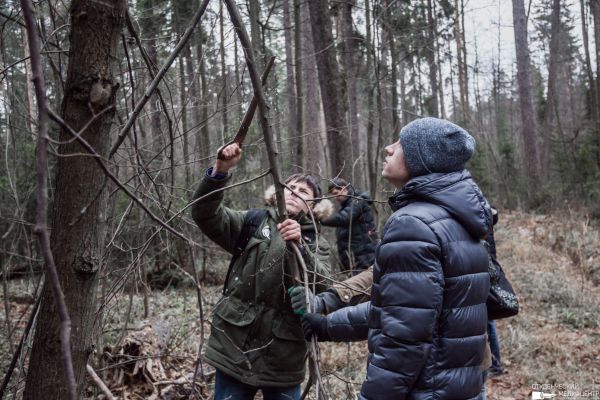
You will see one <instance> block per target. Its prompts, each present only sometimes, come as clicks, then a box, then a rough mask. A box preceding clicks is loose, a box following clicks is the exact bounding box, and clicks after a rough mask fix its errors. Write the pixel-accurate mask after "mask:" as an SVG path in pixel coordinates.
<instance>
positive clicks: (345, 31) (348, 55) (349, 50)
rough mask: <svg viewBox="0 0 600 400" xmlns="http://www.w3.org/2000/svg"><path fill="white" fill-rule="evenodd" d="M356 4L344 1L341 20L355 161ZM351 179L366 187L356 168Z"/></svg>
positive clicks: (357, 153)
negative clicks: (354, 20) (354, 24)
mask: <svg viewBox="0 0 600 400" xmlns="http://www.w3.org/2000/svg"><path fill="white" fill-rule="evenodd" d="M354 5H355V0H347V1H346V2H343V3H342V4H341V5H340V7H341V12H340V22H341V28H342V29H341V31H342V41H343V43H344V47H343V48H344V54H343V57H342V62H343V64H344V76H345V82H346V99H347V102H348V125H349V130H348V132H349V137H348V139H349V141H350V143H352V145H351V146H350V148H349V150H350V151H349V154H348V155H349V156H350V158H349V160H348V161H349V162H352V165H351V166H350V167H352V166H353V165H354V162H355V161H356V160H357V158H358V157H359V156H360V154H361V153H360V148H361V146H360V138H359V136H358V106H357V104H356V73H355V71H356V67H355V62H354V55H355V53H356V41H355V40H354V33H353V30H352V24H353V20H352V8H353V7H354ZM350 172H351V175H349V176H350V177H351V181H352V183H353V184H354V185H357V186H361V187H364V185H363V182H362V179H361V178H362V174H359V173H357V171H356V170H355V168H352V170H351V171H350Z"/></svg>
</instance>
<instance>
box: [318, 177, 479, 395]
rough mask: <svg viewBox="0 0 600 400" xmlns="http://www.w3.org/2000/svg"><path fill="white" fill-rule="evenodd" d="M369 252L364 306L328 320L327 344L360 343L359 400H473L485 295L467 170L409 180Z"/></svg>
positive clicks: (475, 191)
mask: <svg viewBox="0 0 600 400" xmlns="http://www.w3.org/2000/svg"><path fill="white" fill-rule="evenodd" d="M390 205H391V206H392V209H393V210H394V213H393V214H392V216H391V217H390V218H389V220H388V222H387V223H386V225H385V227H384V229H383V233H382V240H381V243H380V245H379V246H378V248H377V252H376V263H375V268H374V272H373V287H372V290H371V303H364V304H361V305H358V306H355V307H347V308H343V309H340V310H338V311H336V312H334V313H332V314H330V315H329V316H328V317H327V318H328V331H329V334H330V336H331V337H332V339H333V340H360V339H364V338H365V335H366V334H367V327H366V326H368V339H369V358H368V366H367V377H366V380H365V381H364V383H363V385H362V389H361V396H362V398H363V399H391V398H393V399H395V400H396V399H399V400H402V399H417V400H425V399H439V400H444V399H448V400H460V399H472V398H475V397H476V396H477V395H478V394H479V393H480V391H481V387H482V384H483V383H482V374H481V365H482V360H483V356H484V349H485V346H486V323H487V310H486V299H487V296H488V292H489V273H488V271H487V265H488V255H487V251H486V249H485V247H484V246H483V245H482V242H481V239H483V238H484V237H485V236H486V234H487V233H488V231H489V230H490V228H491V213H490V209H489V206H488V204H487V201H486V200H485V198H484V197H483V196H482V194H481V192H480V190H479V188H478V187H477V185H476V184H475V182H474V181H473V180H472V179H471V175H470V174H469V172H468V171H466V170H464V171H460V172H453V173H448V174H439V173H436V174H429V175H425V176H420V177H417V178H414V179H412V180H410V181H409V182H408V183H407V185H406V186H405V187H404V188H403V189H402V190H401V191H400V192H399V193H397V194H396V195H395V196H393V197H392V198H391V199H390Z"/></svg>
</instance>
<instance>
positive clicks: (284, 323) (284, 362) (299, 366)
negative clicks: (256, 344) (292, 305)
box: [267, 316, 306, 374]
mask: <svg viewBox="0 0 600 400" xmlns="http://www.w3.org/2000/svg"><path fill="white" fill-rule="evenodd" d="M272 332H273V342H272V343H271V345H270V346H269V353H268V356H267V364H268V365H269V367H270V368H271V369H273V370H275V371H280V373H283V374H290V373H291V374H299V373H302V372H303V371H304V357H305V355H306V342H305V340H304V334H303V333H302V326H301V325H300V323H299V321H297V320H295V318H293V317H291V318H290V317H287V318H286V317H281V316H280V317H279V318H277V319H275V320H274V321H273V328H272Z"/></svg>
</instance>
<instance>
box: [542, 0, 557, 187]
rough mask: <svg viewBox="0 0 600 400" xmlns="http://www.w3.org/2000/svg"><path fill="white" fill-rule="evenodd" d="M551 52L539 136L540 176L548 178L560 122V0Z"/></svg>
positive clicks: (552, 24) (552, 27) (554, 4)
mask: <svg viewBox="0 0 600 400" xmlns="http://www.w3.org/2000/svg"><path fill="white" fill-rule="evenodd" d="M550 20H551V21H550V54H549V61H548V95H547V97H546V109H545V110H544V120H543V124H544V125H543V128H542V132H543V136H542V137H541V138H539V139H540V140H539V146H540V165H539V167H540V170H539V173H540V176H542V177H545V178H547V177H548V174H549V168H550V148H549V146H548V145H547V143H548V142H549V141H550V140H552V136H553V131H554V129H553V122H556V123H558V124H560V121H559V118H560V117H559V107H558V101H559V99H558V96H557V91H556V79H557V74H558V57H560V48H559V46H560V0H553V1H552V16H551V18H550Z"/></svg>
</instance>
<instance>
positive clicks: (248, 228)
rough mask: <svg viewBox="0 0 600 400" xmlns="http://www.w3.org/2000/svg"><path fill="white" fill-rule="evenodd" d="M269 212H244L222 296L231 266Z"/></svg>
mask: <svg viewBox="0 0 600 400" xmlns="http://www.w3.org/2000/svg"><path fill="white" fill-rule="evenodd" d="M268 213H269V212H268V211H267V210H265V209H262V208H251V209H249V210H248V212H246V216H245V217H244V225H243V226H242V231H241V232H240V236H238V238H237V240H236V242H235V246H234V247H233V253H232V254H233V256H232V257H231V261H229V267H227V275H226V276H225V283H224V284H223V294H225V291H226V290H227V284H228V283H229V276H230V275H231V270H232V269H233V265H234V264H235V262H236V261H237V259H238V258H239V257H240V256H241V255H242V253H243V252H244V250H245V249H246V246H247V245H248V242H249V241H250V238H251V237H252V235H254V232H256V230H257V229H258V227H259V226H260V223H261V222H262V221H263V220H264V219H265V217H266V216H267V214H268Z"/></svg>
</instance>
